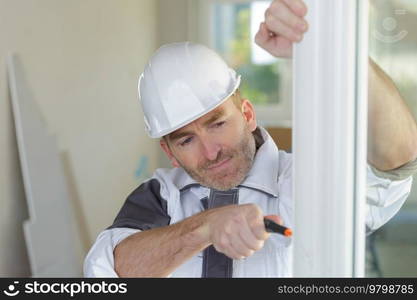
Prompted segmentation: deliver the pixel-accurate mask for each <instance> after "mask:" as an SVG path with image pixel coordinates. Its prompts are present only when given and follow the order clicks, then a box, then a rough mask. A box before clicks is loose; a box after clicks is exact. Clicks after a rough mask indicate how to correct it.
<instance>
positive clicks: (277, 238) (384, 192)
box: [84, 127, 412, 277]
mask: <svg viewBox="0 0 417 300" xmlns="http://www.w3.org/2000/svg"><path fill="white" fill-rule="evenodd" d="M259 129H260V134H261V135H262V138H263V140H264V143H263V144H262V145H261V146H260V147H259V149H258V150H257V152H256V156H255V159H254V163H253V166H252V168H251V170H250V171H249V173H248V175H247V177H246V178H245V180H244V181H243V182H242V183H241V184H240V185H239V186H238V187H237V188H238V190H239V192H238V203H239V204H246V203H255V204H257V205H258V206H259V207H260V208H261V210H262V211H263V213H264V215H269V214H275V215H279V216H280V217H281V218H282V220H283V222H284V225H285V226H287V227H290V228H291V227H293V207H294V205H293V198H292V173H291V172H292V167H291V164H292V154H289V153H286V152H284V151H282V150H278V148H277V146H276V144H275V143H274V141H273V140H272V138H271V137H270V136H269V134H268V133H267V131H266V130H265V129H263V128H261V127H259ZM411 184H412V177H411V176H410V177H408V178H406V179H404V180H397V181H393V180H390V179H387V178H381V177H378V176H376V175H375V173H374V172H373V171H372V170H371V168H370V167H369V166H368V167H367V199H366V203H367V205H366V209H367V211H366V227H367V231H368V232H371V231H373V230H376V229H377V228H378V227H380V226H382V225H383V224H385V223H386V222H387V221H388V220H389V219H390V218H392V217H393V216H394V215H395V214H396V213H397V212H398V210H399V209H400V208H401V206H402V205H403V203H404V201H405V200H406V198H407V196H408V195H409V193H410V189H411ZM149 195H150V196H149ZM208 197H210V189H209V188H207V187H204V186H201V185H200V184H198V183H197V182H196V181H194V180H193V179H192V178H191V177H190V176H189V175H188V174H187V173H186V172H185V171H184V170H183V169H182V168H174V169H157V170H156V171H155V173H154V175H153V176H152V178H150V179H149V180H148V181H147V182H145V183H143V184H142V185H141V186H140V187H139V188H138V189H137V190H135V191H134V192H133V193H132V194H131V196H129V197H128V200H127V201H126V203H125V208H124V209H123V208H122V211H121V212H120V213H119V215H118V217H117V218H116V220H115V223H114V224H113V225H112V227H111V228H109V229H106V230H104V231H103V232H101V233H100V234H99V235H98V237H97V239H96V241H95V243H94V245H93V246H92V248H91V249H90V251H89V253H88V255H87V257H86V259H85V262H84V275H85V276H86V277H117V274H116V272H115V271H114V257H113V250H114V248H115V247H116V246H117V244H118V243H120V242H121V241H122V240H123V239H124V238H126V237H128V236H129V235H131V234H133V233H136V232H138V231H141V230H146V229H150V228H154V227H158V226H164V225H169V224H174V223H176V222H179V221H181V220H183V219H184V218H187V217H190V216H192V215H194V214H196V213H199V212H201V211H203V210H204V207H203V205H202V202H201V200H202V199H204V198H208ZM139 199H140V200H141V201H138V200H139ZM146 201H152V203H151V202H149V204H148V203H146ZM142 205H144V206H146V208H147V209H141V208H142ZM155 207H156V208H155ZM150 210H151V211H152V210H155V213H154V214H155V216H154V215H149V214H148V215H146V213H144V211H150ZM291 248H292V238H288V237H284V236H282V235H277V234H274V235H271V236H270V238H269V239H268V240H267V241H266V242H265V244H264V247H263V248H262V249H261V250H259V251H257V252H255V253H254V254H253V255H252V256H250V257H247V258H245V259H241V260H233V277H289V276H292V274H291V265H292V250H291ZM202 262H203V255H202V252H201V253H199V254H197V255H195V256H194V257H192V258H191V259H190V260H188V261H186V262H185V263H184V264H183V265H181V266H180V267H179V268H177V269H176V270H175V271H174V272H173V273H172V274H171V276H172V277H201V275H202Z"/></svg>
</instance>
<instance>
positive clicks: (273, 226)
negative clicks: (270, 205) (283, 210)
mask: <svg viewBox="0 0 417 300" xmlns="http://www.w3.org/2000/svg"><path fill="white" fill-rule="evenodd" d="M264 224H265V230H266V231H267V232H274V233H280V234H282V235H285V236H286V237H290V236H292V230H291V229H289V228H287V227H285V226H282V225H279V224H277V223H275V222H274V221H272V220H270V219H267V218H264Z"/></svg>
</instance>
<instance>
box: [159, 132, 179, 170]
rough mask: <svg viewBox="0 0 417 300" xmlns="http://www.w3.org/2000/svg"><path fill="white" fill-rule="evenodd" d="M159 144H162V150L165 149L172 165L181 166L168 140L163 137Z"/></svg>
mask: <svg viewBox="0 0 417 300" xmlns="http://www.w3.org/2000/svg"><path fill="white" fill-rule="evenodd" d="M159 145H160V146H161V148H162V150H164V152H165V154H166V155H167V157H168V158H169V160H170V161H171V164H172V166H173V167H175V168H178V167H180V164H179V163H178V161H177V159H176V158H175V157H174V154H172V151H171V148H169V145H168V143H167V142H166V140H165V139H163V138H162V139H161V140H160V141H159Z"/></svg>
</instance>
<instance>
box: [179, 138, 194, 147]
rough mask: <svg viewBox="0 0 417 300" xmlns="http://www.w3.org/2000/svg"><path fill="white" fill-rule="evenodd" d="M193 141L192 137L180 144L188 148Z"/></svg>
mask: <svg viewBox="0 0 417 300" xmlns="http://www.w3.org/2000/svg"><path fill="white" fill-rule="evenodd" d="M192 140H193V138H192V137H188V138H186V139H185V140H184V141H182V142H180V146H186V145H187V144H189V143H191V141H192Z"/></svg>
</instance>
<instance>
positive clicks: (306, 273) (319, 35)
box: [293, 0, 368, 277]
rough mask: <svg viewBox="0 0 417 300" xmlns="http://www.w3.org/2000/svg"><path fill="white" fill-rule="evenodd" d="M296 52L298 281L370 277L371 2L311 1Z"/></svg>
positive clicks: (295, 264)
mask: <svg viewBox="0 0 417 300" xmlns="http://www.w3.org/2000/svg"><path fill="white" fill-rule="evenodd" d="M305 3H306V4H307V6H308V8H309V12H308V15H307V20H308V22H309V25H310V27H309V32H308V33H307V34H306V35H305V37H304V39H303V41H302V42H301V43H300V44H298V45H296V46H295V49H294V62H293V63H294V65H293V68H294V73H293V75H294V85H293V97H294V98H293V149H294V164H293V172H294V174H293V175H294V177H293V178H294V184H293V196H294V203H295V206H294V221H295V224H294V245H293V247H294V248H293V255H294V259H293V274H294V276H296V277H363V276H364V272H365V270H364V269H365V267H364V265H365V201H366V198H365V197H366V196H365V186H366V184H365V183H366V177H365V176H366V147H367V143H366V141H367V140H366V138H367V137H366V126H367V87H368V84H367V65H368V44H367V38H368V1H363V0H349V1H346V0H320V1H317V0H305Z"/></svg>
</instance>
